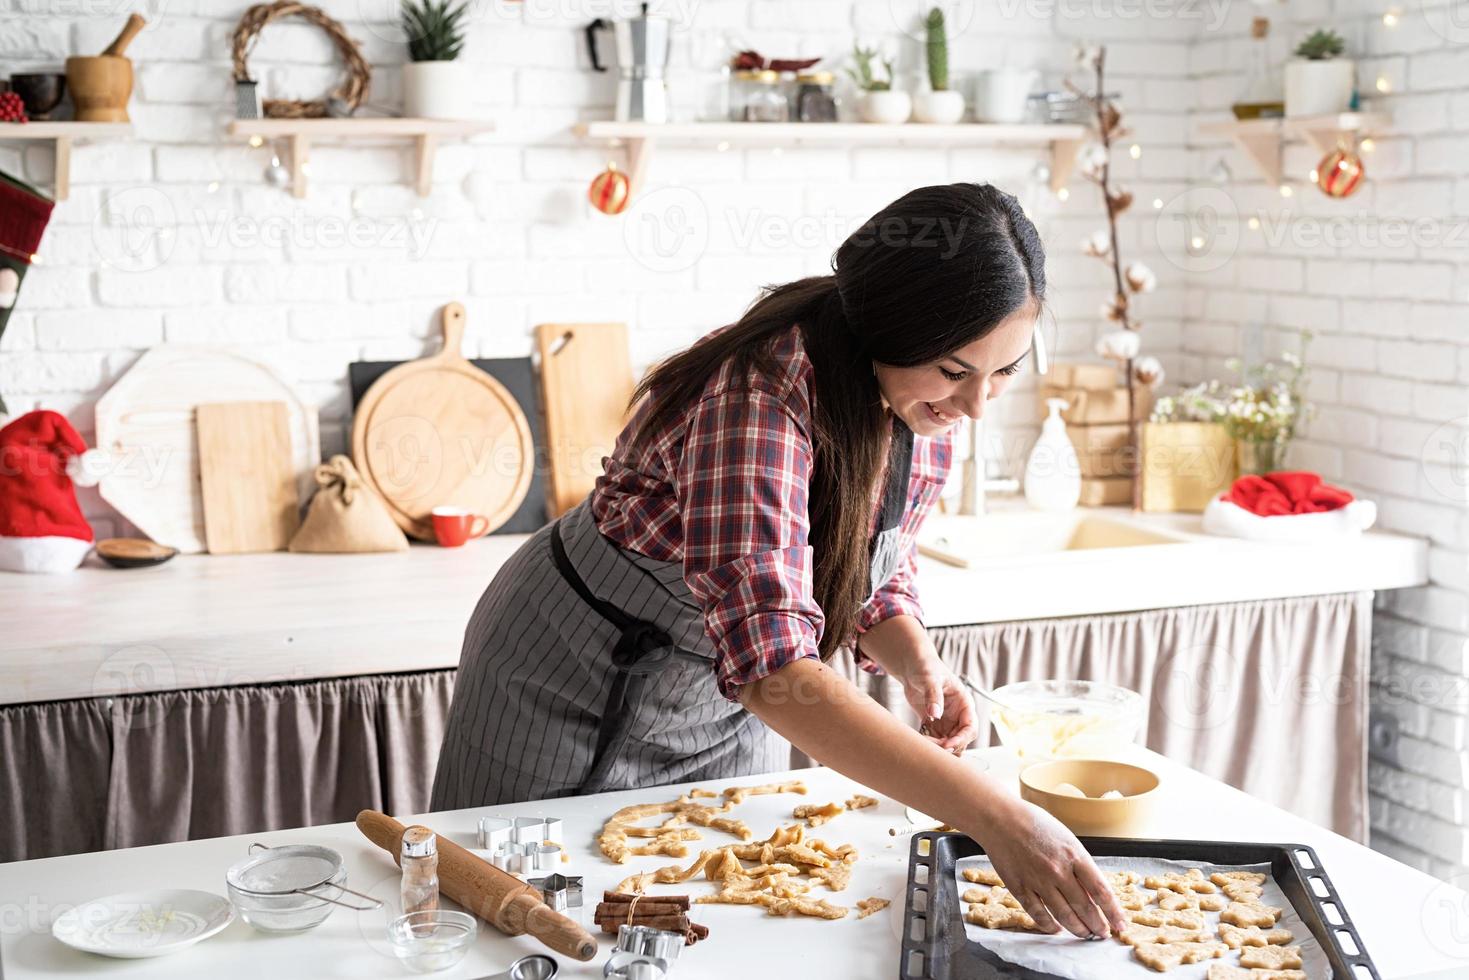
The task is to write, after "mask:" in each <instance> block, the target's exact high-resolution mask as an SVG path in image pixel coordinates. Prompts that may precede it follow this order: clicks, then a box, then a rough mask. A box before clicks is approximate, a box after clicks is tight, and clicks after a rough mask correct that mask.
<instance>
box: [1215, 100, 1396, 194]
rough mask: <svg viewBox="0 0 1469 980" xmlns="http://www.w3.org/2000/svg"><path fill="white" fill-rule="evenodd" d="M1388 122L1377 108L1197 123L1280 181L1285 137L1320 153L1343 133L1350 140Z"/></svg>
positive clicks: (1263, 173) (1328, 149) (1271, 179)
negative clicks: (1369, 110) (1242, 152)
mask: <svg viewBox="0 0 1469 980" xmlns="http://www.w3.org/2000/svg"><path fill="white" fill-rule="evenodd" d="M1391 123H1392V117H1391V116H1389V115H1387V114H1386V113H1381V112H1338V113H1333V114H1331V115H1326V116H1294V117H1287V118H1274V119H1238V120H1236V119H1229V120H1225V121H1223V122H1214V123H1204V124H1203V125H1201V126H1199V130H1198V131H1199V133H1200V135H1203V136H1225V137H1228V138H1229V139H1232V140H1234V142H1235V143H1236V144H1237V145H1238V146H1239V148H1240V149H1241V150H1243V151H1244V152H1245V155H1246V156H1248V157H1249V158H1250V160H1251V162H1252V163H1254V165H1255V168H1256V169H1257V170H1259V171H1260V174H1261V176H1263V177H1264V178H1265V179H1266V180H1268V181H1269V182H1270V183H1272V184H1275V185H1277V186H1278V185H1279V184H1280V183H1281V178H1282V173H1281V163H1280V148H1281V146H1282V145H1283V144H1284V143H1285V142H1286V141H1287V140H1289V139H1304V140H1305V141H1306V142H1308V143H1310V144H1311V145H1312V146H1313V147H1315V148H1316V149H1317V150H1318V151H1319V152H1321V153H1323V154H1324V153H1329V152H1331V150H1333V149H1334V148H1335V147H1336V145H1337V142H1338V141H1339V140H1340V139H1341V138H1342V137H1343V136H1347V137H1350V138H1351V139H1352V140H1354V141H1355V140H1357V139H1360V138H1361V137H1363V136H1366V135H1369V134H1371V133H1374V132H1379V131H1381V130H1383V129H1385V128H1387V127H1388V126H1389V125H1391Z"/></svg>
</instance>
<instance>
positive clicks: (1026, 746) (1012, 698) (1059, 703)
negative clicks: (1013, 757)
mask: <svg viewBox="0 0 1469 980" xmlns="http://www.w3.org/2000/svg"><path fill="white" fill-rule="evenodd" d="M994 696H995V701H996V702H998V703H996V704H992V705H991V706H990V721H992V722H994V726H995V731H997V732H998V733H999V735H1000V744H1002V745H1004V746H1007V747H1008V748H1011V749H1014V750H1015V752H1016V754H1018V755H1019V756H1020V757H1021V758H1023V759H1082V758H1085V759H1105V758H1110V757H1112V756H1115V755H1117V754H1118V753H1120V752H1122V751H1124V750H1125V749H1126V748H1127V746H1128V745H1130V744H1131V743H1132V742H1133V740H1135V739H1136V738H1137V734H1138V731H1139V729H1141V728H1142V724H1143V718H1144V717H1145V715H1146V706H1145V705H1144V704H1143V699H1142V695H1140V694H1138V693H1137V692H1136V691H1130V690H1128V689H1127V688H1125V687H1118V686H1116V685H1115V684H1102V683H1100V682H1097V681H1023V682H1021V683H1019V684H1006V685H1005V686H1004V687H1000V688H996V689H995V691H994ZM1001 704H1003V705H1004V707H1001Z"/></svg>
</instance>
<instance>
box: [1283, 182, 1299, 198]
mask: <svg viewBox="0 0 1469 980" xmlns="http://www.w3.org/2000/svg"><path fill="white" fill-rule="evenodd" d="M1294 193H1295V191H1293V190H1291V189H1290V185H1289V184H1281V185H1280V196H1281V197H1290V196H1291V195H1292V194H1294Z"/></svg>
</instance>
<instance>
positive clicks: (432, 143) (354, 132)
mask: <svg viewBox="0 0 1469 980" xmlns="http://www.w3.org/2000/svg"><path fill="white" fill-rule="evenodd" d="M494 129H495V124H494V123H492V122H489V121H488V120H480V119H405V118H402V117H398V116H382V117H377V118H356V117H353V118H348V119H330V118H328V119H236V120H234V121H232V122H231V123H230V125H229V134H230V135H231V136H233V137H235V138H237V139H245V140H255V139H259V140H273V139H283V140H285V141H286V144H287V147H286V159H285V160H284V161H282V162H283V163H284V164H285V166H286V168H287V169H288V170H289V171H290V174H291V194H292V196H294V197H305V196H306V169H305V164H306V162H307V160H308V159H309V158H310V155H311V144H312V142H313V141H320V142H352V141H354V140H359V139H384V138H389V139H391V138H406V139H411V140H413V141H414V143H415V145H416V152H415V154H414V160H415V173H414V187H415V189H416V190H417V191H418V196H419V197H427V196H428V193H429V189H430V187H431V186H432V184H433V177H434V153H435V152H436V151H437V150H438V145H439V141H440V140H442V139H446V138H450V139H464V138H466V137H469V136H474V135H477V134H479V133H489V132H493V131H494Z"/></svg>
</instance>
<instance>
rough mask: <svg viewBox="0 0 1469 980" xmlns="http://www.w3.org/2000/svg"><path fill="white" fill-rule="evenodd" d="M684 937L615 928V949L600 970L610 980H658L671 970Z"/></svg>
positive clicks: (638, 928) (663, 931)
mask: <svg viewBox="0 0 1469 980" xmlns="http://www.w3.org/2000/svg"><path fill="white" fill-rule="evenodd" d="M683 947H684V935H683V933H680V932H669V931H668V930H666V929H650V928H648V927H647V926H618V927H617V949H616V950H614V951H613V953H612V955H611V956H610V957H608V959H607V964H606V965H605V966H603V967H602V976H603V977H608V978H612V980H662V978H663V977H666V976H668V973H669V971H670V970H672V969H673V964H674V961H675V960H677V959H678V953H679V950H681V949H683Z"/></svg>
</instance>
